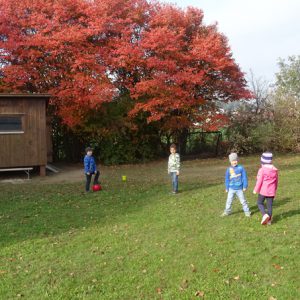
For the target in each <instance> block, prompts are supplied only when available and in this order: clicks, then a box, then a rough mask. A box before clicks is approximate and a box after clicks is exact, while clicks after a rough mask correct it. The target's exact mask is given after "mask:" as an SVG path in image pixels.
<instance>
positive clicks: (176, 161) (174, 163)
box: [168, 153, 180, 173]
mask: <svg viewBox="0 0 300 300" xmlns="http://www.w3.org/2000/svg"><path fill="white" fill-rule="evenodd" d="M179 170H180V155H179V154H178V153H175V154H170V156H169V161H168V173H170V172H177V171H179Z"/></svg>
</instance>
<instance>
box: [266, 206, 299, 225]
mask: <svg viewBox="0 0 300 300" xmlns="http://www.w3.org/2000/svg"><path fill="white" fill-rule="evenodd" d="M299 214H300V209H294V210H290V211H286V212H283V213H281V214H279V215H275V216H274V217H273V219H272V223H279V222H281V221H282V220H284V219H288V218H291V217H293V216H296V215H299Z"/></svg>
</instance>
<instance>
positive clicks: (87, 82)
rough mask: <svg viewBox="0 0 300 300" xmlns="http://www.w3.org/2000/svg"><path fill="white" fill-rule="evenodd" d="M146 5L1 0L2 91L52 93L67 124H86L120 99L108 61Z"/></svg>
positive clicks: (115, 0) (115, 1) (117, 0)
mask: <svg viewBox="0 0 300 300" xmlns="http://www.w3.org/2000/svg"><path fill="white" fill-rule="evenodd" d="M144 3H145V1H143V0H141V1H121V0H101V1H100V0H98V1H83V0H30V1H28V0H23V1H14V0H0V7H1V10H0V49H3V50H2V51H0V63H1V64H2V66H4V69H3V72H4V75H5V77H4V79H3V83H2V85H0V91H2V92H4V91H5V92H7V91H13V92H31V93H41V92H42V93H43V92H47V93H50V94H52V95H53V96H54V97H53V98H52V103H53V104H55V107H56V108H57V110H58V111H57V113H58V114H59V115H60V116H62V118H63V120H64V122H65V123H67V124H68V125H70V126H73V125H76V124H79V123H81V122H82V120H83V118H84V116H85V114H86V112H87V111H89V110H90V109H95V108H97V107H98V106H99V105H101V103H103V102H106V101H111V100H112V99H113V97H114V96H115V95H117V90H116V88H115V86H114V84H113V82H112V80H111V78H110V77H109V76H108V75H109V68H108V66H107V59H108V57H109V56H110V53H111V51H112V50H114V49H115V48H116V47H117V45H118V41H119V40H120V39H122V36H123V34H124V36H126V34H127V32H128V31H130V27H131V25H132V22H133V20H134V19H138V18H139V17H140V15H139V14H140V13H139V10H141V9H140V7H141V6H142V5H143V4H144ZM138 4H139V5H138ZM120 8H121V9H120Z"/></svg>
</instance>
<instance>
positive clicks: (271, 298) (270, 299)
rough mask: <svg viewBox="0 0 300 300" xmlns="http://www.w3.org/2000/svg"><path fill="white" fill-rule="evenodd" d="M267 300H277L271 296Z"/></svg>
mask: <svg viewBox="0 0 300 300" xmlns="http://www.w3.org/2000/svg"><path fill="white" fill-rule="evenodd" d="M269 300H277V299H276V298H274V297H272V296H271V297H270V298H269Z"/></svg>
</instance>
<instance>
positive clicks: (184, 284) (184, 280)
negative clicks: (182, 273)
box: [180, 279, 189, 290]
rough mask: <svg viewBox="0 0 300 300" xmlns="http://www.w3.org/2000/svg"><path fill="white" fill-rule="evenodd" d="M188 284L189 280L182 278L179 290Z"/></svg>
mask: <svg viewBox="0 0 300 300" xmlns="http://www.w3.org/2000/svg"><path fill="white" fill-rule="evenodd" d="M188 286H189V282H188V280H187V279H183V280H182V282H181V285H180V289H181V290H185V289H186V288H188Z"/></svg>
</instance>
